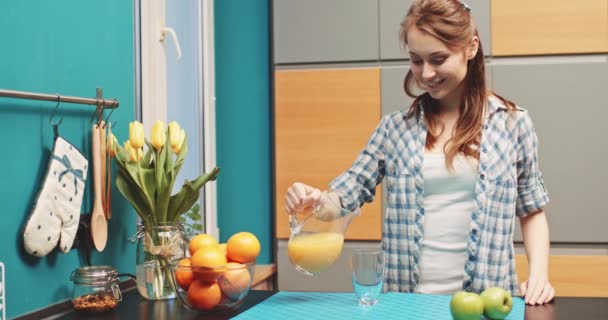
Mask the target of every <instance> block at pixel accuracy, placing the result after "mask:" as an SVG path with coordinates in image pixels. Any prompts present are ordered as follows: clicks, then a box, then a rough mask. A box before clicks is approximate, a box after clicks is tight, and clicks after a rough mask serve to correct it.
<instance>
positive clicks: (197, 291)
mask: <svg viewBox="0 0 608 320" xmlns="http://www.w3.org/2000/svg"><path fill="white" fill-rule="evenodd" d="M188 250H189V251H190V257H187V258H182V259H176V260H173V261H172V263H171V270H172V275H173V280H174V283H175V285H176V293H177V297H178V298H179V300H180V301H181V302H182V303H183V304H184V305H186V306H187V307H188V308H190V309H194V310H198V311H203V312H222V311H230V310H233V309H235V308H237V307H238V306H240V305H241V303H242V302H243V299H244V298H245V297H246V296H247V294H248V293H249V290H250V289H251V282H252V280H253V273H254V270H255V261H256V258H257V256H258V254H259V253H260V242H259V241H258V239H257V238H256V236H255V235H253V234H252V233H250V232H239V233H236V234H234V235H232V236H231V237H230V238H229V239H228V241H227V242H226V243H218V241H217V240H216V239H215V238H214V237H213V236H211V235H208V234H199V235H196V236H194V237H193V238H192V239H191V240H190V242H189V246H188Z"/></svg>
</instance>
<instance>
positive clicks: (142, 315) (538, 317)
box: [44, 290, 608, 320]
mask: <svg viewBox="0 0 608 320" xmlns="http://www.w3.org/2000/svg"><path fill="white" fill-rule="evenodd" d="M276 293H277V292H276V291H259V290H253V291H251V292H250V293H249V294H248V295H247V297H246V298H245V300H244V302H243V304H242V305H241V306H240V307H239V308H237V309H236V310H233V311H231V312H229V313H225V314H215V315H208V314H205V315H203V314H199V313H197V312H196V311H192V310H189V309H187V308H186V307H184V306H183V305H181V304H180V303H179V301H178V300H177V299H170V300H159V301H153V300H146V299H145V298H143V297H141V296H140V295H139V294H138V292H137V290H129V291H126V292H124V295H123V301H122V302H121V303H120V304H119V306H118V308H117V309H116V310H114V311H111V312H108V313H101V314H83V313H78V312H75V311H74V310H66V311H64V312H63V313H60V314H54V315H49V316H48V317H46V318H44V319H61V320H76V319H77V320H102V319H103V320H106V319H110V320H114V319H133V320H139V319H142V320H143V319H146V320H148V319H156V320H164V319H167V320H168V319H184V320H195V319H210V320H223V319H231V318H233V317H235V316H237V315H239V317H241V316H245V315H247V314H248V313H247V312H246V311H247V310H249V309H251V308H252V307H255V306H256V305H258V304H260V303H261V302H263V301H264V300H266V299H268V298H270V297H272V296H273V295H275V294H276ZM328 296H331V295H328ZM260 306H261V305H260ZM253 311H255V310H253V309H252V310H250V311H249V314H252V313H253ZM524 316H525V317H524V319H526V320H572V319H581V320H582V319H585V320H595V319H597V320H600V319H601V320H606V319H608V298H574V297H572V298H570V297H558V298H556V299H555V301H554V302H553V303H549V304H546V305H542V306H525V310H524ZM322 317H323V315H322V314H318V315H317V314H315V313H314V310H311V312H310V316H309V317H308V318H309V319H320V318H322ZM264 318H265V319H273V314H268V315H267V316H265V317H264ZM281 320H286V319H284V317H282V318H281ZM447 320H449V319H447Z"/></svg>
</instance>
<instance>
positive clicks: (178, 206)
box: [168, 168, 220, 221]
mask: <svg viewBox="0 0 608 320" xmlns="http://www.w3.org/2000/svg"><path fill="white" fill-rule="evenodd" d="M219 171H220V169H219V168H214V169H213V170H211V171H210V172H208V173H205V174H204V175H202V176H200V177H198V178H196V179H194V180H192V181H188V180H186V181H184V185H183V186H182V188H181V189H180V191H179V192H178V193H176V194H174V195H173V196H171V198H170V200H169V210H168V213H169V216H168V218H169V219H175V218H177V217H178V216H180V215H181V214H182V213H184V212H186V211H188V210H189V209H190V208H191V207H192V206H193V205H194V203H195V202H196V200H198V198H199V191H200V189H201V188H202V187H203V186H204V185H205V183H207V182H208V181H211V180H215V179H216V177H217V175H218V173H219ZM170 221H173V220H170Z"/></svg>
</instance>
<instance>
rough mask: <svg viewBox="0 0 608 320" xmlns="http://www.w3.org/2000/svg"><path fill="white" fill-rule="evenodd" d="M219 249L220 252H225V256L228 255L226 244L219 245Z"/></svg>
mask: <svg viewBox="0 0 608 320" xmlns="http://www.w3.org/2000/svg"><path fill="white" fill-rule="evenodd" d="M218 248H220V250H222V251H224V254H227V252H226V244H225V243H220V244H219V245H218Z"/></svg>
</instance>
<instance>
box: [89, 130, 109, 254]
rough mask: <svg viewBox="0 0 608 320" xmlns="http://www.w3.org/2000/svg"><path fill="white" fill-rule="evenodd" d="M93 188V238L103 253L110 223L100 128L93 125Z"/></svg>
mask: <svg viewBox="0 0 608 320" xmlns="http://www.w3.org/2000/svg"><path fill="white" fill-rule="evenodd" d="M92 136H93V137H92V140H93V148H92V149H93V186H94V191H95V200H94V202H93V212H92V213H91V236H92V238H93V244H94V245H95V249H97V251H99V252H101V251H103V249H104V248H105V247H106V243H107V241H108V221H107V220H106V215H105V214H104V211H103V204H102V202H101V201H102V196H101V193H102V190H101V155H100V151H101V149H100V145H99V144H100V136H99V127H98V126H97V124H94V125H93V134H92Z"/></svg>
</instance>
